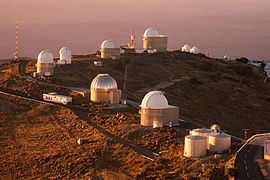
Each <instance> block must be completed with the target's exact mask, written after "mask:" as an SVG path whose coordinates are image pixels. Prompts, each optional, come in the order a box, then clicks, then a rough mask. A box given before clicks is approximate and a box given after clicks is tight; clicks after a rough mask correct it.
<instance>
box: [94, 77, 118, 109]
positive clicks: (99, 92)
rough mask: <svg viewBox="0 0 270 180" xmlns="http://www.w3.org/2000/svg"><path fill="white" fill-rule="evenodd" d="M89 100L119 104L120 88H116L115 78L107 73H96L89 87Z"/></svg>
mask: <svg viewBox="0 0 270 180" xmlns="http://www.w3.org/2000/svg"><path fill="white" fill-rule="evenodd" d="M90 91H91V101H93V102H102V103H111V104H119V102H120V100H121V90H118V89H117V82H116V80H115V79H114V78H113V77H111V76H110V75H109V74H99V75H97V76H96V77H95V78H94V79H93V81H92V83H91V87H90Z"/></svg>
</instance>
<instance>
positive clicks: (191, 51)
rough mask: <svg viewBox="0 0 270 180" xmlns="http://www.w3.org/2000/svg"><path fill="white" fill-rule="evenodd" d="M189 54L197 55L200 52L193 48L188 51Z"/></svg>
mask: <svg viewBox="0 0 270 180" xmlns="http://www.w3.org/2000/svg"><path fill="white" fill-rule="evenodd" d="M190 53H193V54H199V53H200V50H199V48H197V47H196V46H193V47H192V49H190Z"/></svg>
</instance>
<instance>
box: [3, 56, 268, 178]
mask: <svg viewBox="0 0 270 180" xmlns="http://www.w3.org/2000/svg"><path fill="white" fill-rule="evenodd" d="M95 60H100V59H98V58H97V57H96V56H95V55H81V56H74V57H73V62H72V64H71V65H64V66H60V67H57V68H56V74H55V76H54V77H52V78H48V79H40V78H38V80H39V81H43V82H47V83H55V84H59V85H65V86H74V87H83V88H89V86H90V83H91V80H92V79H93V78H94V77H95V76H96V75H97V74H99V73H108V74H110V75H112V76H113V77H114V78H115V79H116V80H117V83H118V87H119V89H122V87H123V79H124V72H125V68H126V67H127V84H126V87H127V88H126V91H123V96H124V98H127V99H130V100H132V101H134V102H137V103H140V102H141V100H142V98H143V96H144V95H145V94H146V93H147V92H148V91H150V90H152V89H159V90H162V91H165V96H166V97H167V98H168V101H169V103H170V104H172V105H176V106H179V107H180V117H181V118H182V119H184V120H186V121H187V123H182V124H180V126H179V127H174V128H168V127H163V128H159V129H152V128H147V127H141V126H140V125H139V123H140V116H139V114H138V110H137V109H136V108H132V107H127V108H124V109H120V110H119V109H108V108H107V106H106V105H104V104H97V103H91V102H89V103H88V102H86V103H85V104H82V105H81V108H83V109H85V111H87V113H88V117H87V119H80V118H79V117H78V116H77V115H76V114H75V113H74V112H73V111H72V110H70V109H69V108H68V107H63V106H58V105H48V104H40V103H37V102H32V101H27V100H21V99H19V98H18V99H17V98H14V97H10V96H7V95H2V94H0V117H1V122H0V128H1V131H0V132H1V134H0V136H1V138H0V144H1V155H0V160H1V161H0V173H1V178H2V179H29V178H52V179H56V178H64V179H65V178H69V179H80V178H81V179H88V178H89V177H90V178H91V179H100V178H103V179H196V178H198V177H200V179H226V177H225V176H224V169H225V163H226V162H227V161H229V160H230V159H231V158H232V157H233V156H234V152H235V151H236V150H237V149H238V148H239V146H240V145H241V144H240V143H236V142H233V143H232V148H231V152H229V151H227V152H225V153H223V154H222V155H221V157H217V158H215V157H214V155H213V154H210V153H209V154H208V155H207V156H206V157H204V158H185V157H184V156H183V149H184V136H185V135H187V134H188V130H189V129H191V128H196V127H198V126H200V127H209V126H210V125H212V124H214V123H215V124H219V125H220V126H221V128H222V129H223V130H224V131H226V132H228V133H230V134H233V135H236V136H240V137H241V136H242V134H243V133H242V129H243V128H251V133H250V134H249V135H251V134H253V133H259V132H266V131H268V132H269V130H270V125H269V120H270V119H269V117H270V111H269V110H270V106H269V105H270V83H269V82H267V83H263V80H264V74H263V71H261V70H260V69H259V68H256V67H252V66H250V65H246V64H244V63H239V62H225V61H223V60H219V59H211V58H208V57H206V56H204V55H202V54H200V55H192V54H189V53H180V52H178V51H174V52H167V53H157V54H125V55H123V57H122V58H121V59H120V60H110V59H103V60H102V62H103V66H102V67H95V66H93V61H95ZM35 63H36V62H35V61H34V60H31V61H29V62H28V64H27V66H26V72H27V73H28V75H29V76H31V75H32V72H34V71H35V70H36V67H35ZM0 90H2V91H5V92H10V93H12V94H18V95H22V96H25V97H30V98H34V99H41V97H42V93H48V92H58V93H60V94H66V95H68V94H69V93H70V91H69V90H67V89H65V88H57V87H55V86H46V85H42V84H39V83H37V82H33V81H29V80H26V79H24V78H23V77H22V76H21V75H20V74H19V73H18V63H17V62H13V63H8V64H2V65H0ZM14 112H16V113H14ZM88 120H90V121H91V122H93V123H96V124H97V125H98V126H100V127H102V128H103V129H105V130H106V131H108V132H110V133H111V134H113V135H115V136H117V137H119V138H121V139H122V140H124V141H126V142H130V143H132V144H134V145H137V146H140V147H143V148H147V149H149V150H151V151H152V152H154V153H156V154H158V156H157V157H156V158H155V160H154V161H151V160H149V159H147V158H144V157H143V156H141V155H139V154H138V153H136V152H134V151H133V150H132V149H130V148H128V147H126V146H124V145H123V144H121V143H118V142H116V141H114V140H113V139H111V138H109V137H107V136H106V135H104V134H103V133H101V132H100V131H98V130H97V129H96V128H94V127H93V126H90V125H89V124H88V123H87V121H88ZM197 125H198V126H197ZM78 138H83V139H84V143H83V144H82V145H78V144H77V142H76V141H77V139H78ZM203 166H204V168H203Z"/></svg>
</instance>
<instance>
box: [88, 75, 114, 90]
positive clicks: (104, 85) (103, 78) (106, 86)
mask: <svg viewBox="0 0 270 180" xmlns="http://www.w3.org/2000/svg"><path fill="white" fill-rule="evenodd" d="M113 89H117V83H116V81H115V79H114V78H113V77H111V76H110V75H109V74H99V75H97V76H96V77H95V78H94V79H93V81H92V83H91V90H113Z"/></svg>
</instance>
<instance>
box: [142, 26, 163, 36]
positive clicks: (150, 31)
mask: <svg viewBox="0 0 270 180" xmlns="http://www.w3.org/2000/svg"><path fill="white" fill-rule="evenodd" d="M143 36H144V37H158V36H159V35H158V32H157V30H156V29H154V28H148V29H146V31H145V32H144V34H143Z"/></svg>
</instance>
